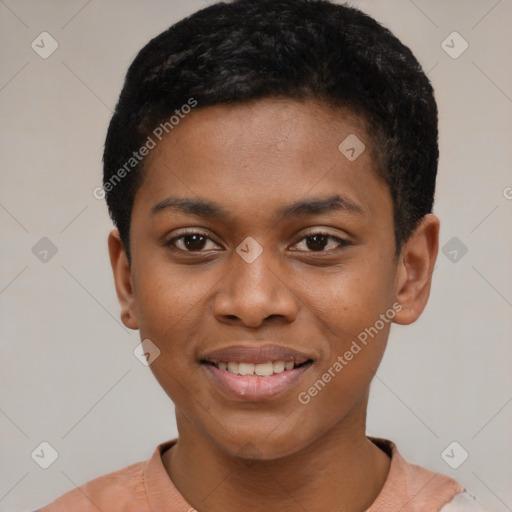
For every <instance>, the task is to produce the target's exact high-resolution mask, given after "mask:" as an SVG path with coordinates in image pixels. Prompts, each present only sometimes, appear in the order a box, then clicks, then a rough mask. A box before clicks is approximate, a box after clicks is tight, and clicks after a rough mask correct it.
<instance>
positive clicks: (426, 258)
mask: <svg viewBox="0 0 512 512" xmlns="http://www.w3.org/2000/svg"><path fill="white" fill-rule="evenodd" d="M439 226H440V222H439V219H438V218H437V217H436V216H435V215H433V214H428V215H425V216H424V217H423V218H422V219H421V221H420V223H419V224H418V226H417V228H416V229H415V230H414V232H413V234H412V235H411V236H410V238H409V240H407V242H406V243H405V244H404V246H403V247H402V250H401V251H400V256H399V258H398V266H397V271H396V280H395V286H396V301H397V302H399V303H400V304H401V305H402V309H401V310H400V311H398V312H397V313H396V315H395V318H394V319H393V321H394V322H395V323H397V324H402V325H408V324H412V323H413V322H415V321H416V320H417V319H418V318H419V316H420V315H421V313H422V312H423V310H424V309H425V306H426V305H427V301H428V297H429V295H430V287H431V284H432V273H433V271H434V265H435V263H436V259H437V253H438V250H439Z"/></svg>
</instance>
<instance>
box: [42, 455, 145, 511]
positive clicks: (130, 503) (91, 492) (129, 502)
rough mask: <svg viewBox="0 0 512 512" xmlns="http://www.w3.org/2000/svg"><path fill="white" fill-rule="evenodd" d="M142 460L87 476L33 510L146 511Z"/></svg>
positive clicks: (143, 463)
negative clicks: (98, 474) (68, 489)
mask: <svg viewBox="0 0 512 512" xmlns="http://www.w3.org/2000/svg"><path fill="white" fill-rule="evenodd" d="M146 464H147V461H146V462H137V463H135V464H132V465H130V466H127V467H125V468H123V469H119V470H117V471H113V472H112V473H108V474H106V475H103V476H100V477H98V478H95V479H94V480H90V481H89V482H87V483H85V484H83V485H80V486H79V487H77V488H76V489H72V490H71V491H69V492H67V493H66V494H63V495H62V496H60V497H59V498H57V499H56V500H55V501H53V502H51V503H50V504H48V505H46V506H44V507H43V508H40V509H39V510H37V512H69V511H70V510H73V512H90V511H91V510H97V509H100V510H108V511H109V512H115V511H117V510H119V511H120V510H122V511H123V512H131V511H133V512H146V505H147V497H146V492H145V487H144V468H145V465H146Z"/></svg>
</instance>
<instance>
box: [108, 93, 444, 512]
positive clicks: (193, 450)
mask: <svg viewBox="0 0 512 512" xmlns="http://www.w3.org/2000/svg"><path fill="white" fill-rule="evenodd" d="M349 134H355V135H356V136H357V137H358V138H359V139H360V140H361V141H363V142H364V143H365V145H366V148H367V149H366V151H364V152H363V153H362V154H361V155H360V156H359V157H358V158H357V159H356V160H355V161H349V160H348V159H347V158H346V157H345V156H344V155H343V154H342V153H341V152H340V151H339V150H338V145H339V144H340V142H341V141H343V140H344V139H345V138H346V137H347V136H348V135H349ZM371 147H372V146H371V140H370V139H369V137H368V136H367V134H366V129H365V125H364V123H363V121H362V120H361V119H360V118H358V117H357V116H355V115H353V114H351V113H350V112H348V111H346V110H342V109H339V110H334V109H332V108H329V107H328V106H326V105H324V104H322V103H319V102H316V101H312V100H308V101H306V102H297V101H293V100H290V99H265V100H258V101H254V102H250V103H244V104H240V105H230V106H226V105H222V106H214V107H207V108H204V109H199V108H198V109H196V110H195V111H193V112H192V113H191V114H189V115H188V116H187V117H186V118H185V119H183V120H182V121H181V122H180V124H179V125H178V126H176V127H175V129H174V130H173V131H172V132H171V133H169V135H167V136H166V137H165V138H164V139H163V140H162V142H160V143H159V144H158V145H157V147H156V148H155V149H154V150H153V151H152V152H151V153H150V154H149V155H148V157H147V159H146V163H145V178H144V181H143V184H142V186H141V188H140V189H139V191H138V192H137V195H136V198H135V203H134V208H133V213H132V224H131V232H130V235H131V255H132V260H131V264H129V263H128V260H127V257H126V253H125V251H124V248H123V244H122V242H121V240H120V238H119V233H118V232H117V230H114V231H112V232H111V234H110V236H109V251H110V258H111V263H112V268H113V273H114V278H115V284H116V290H117V294H118V297H119V301H120V304H121V310H122V312H121V318H122V320H123V322H124V324H125V325H126V326H127V327H129V328H131V329H139V330H140V336H141V339H151V340H152V341H153V343H155V345H157V346H158V347H159V349H160V351H161V354H160V356H159V357H158V358H157V359H156V360H155V361H154V363H152V364H151V370H152V371H153V373H154V375H155V377H156V378H157V380H158V382H159V383H160V385H161V386H162V387H163V389H164V390H165V391H166V393H167V394H168V395H169V397H170V398H171V399H172V401H173V402H174V404H175V409H176V421H177V425H178V431H179V441H178V443H177V444H176V446H174V447H173V448H172V449H171V450H168V451H167V452H166V453H165V454H164V455H163V462H164V466H165V468H166V470H167V472H168V474H169V476H170V478H171V479H172V481H173V482H174V484H175V486H176V487H177V489H178V490H179V491H180V492H181V493H182V495H183V496H184V497H185V499H186V500H187V501H188V502H189V503H190V504H191V505H192V506H193V507H194V508H196V509H197V510H199V511H202V510H208V511H209V512H221V511H222V512H231V511H233V512H234V511H239V510H244V509H246V510H251V511H254V512H258V511H260V510H261V511H268V510H269V509H272V510H280V512H288V511H290V512H291V511H292V510H293V511H294V512H295V511H296V510H297V509H298V508H299V509H302V510H308V511H323V512H325V511H326V510H337V511H342V510H347V511H348V510H350V511H352V512H354V511H364V510H366V509H367V508H368V507H369V506H370V505H371V504H372V503H373V501H374V500H375V498H376V497H377V495H378V494H379V492H380V491H381V489H382V486H383V485H384V482H385V480H386V477H387V474H388V471H389V464H390V459H389V457H388V456H387V454H385V453H384V452H383V451H382V450H380V449H379V448H378V447H377V446H376V445H374V444H373V443H372V442H370V441H369V440H368V438H367V437H366V435H365V420H366V408H367V402H368V393H369V387H370V382H371V379H372V377H373V375H374V373H375V372H376V371H377V368H378V365H379V363H380V361H381V359H382V356H383V353H384V350H385V347H386V342H387V339H388V335H389V329H390V325H391V323H386V324H385V327H384V328H383V329H382V330H380V331H379V333H378V335H376V336H375V337H374V338H373V339H371V341H370V342H369V343H368V345H367V346H365V347H364V348H363V349H362V350H361V351H360V352H359V353H358V354H357V356H355V357H354V358H353V360H352V361H350V363H349V364H347V366H345V367H344V368H343V370H342V372H341V373H339V374H338V375H336V377H335V378H333V379H332V380H331V381H330V382H329V383H328V384H327V385H326V386H325V388H324V389H322V391H321V392H320V393H318V394H317V396H315V397H314V398H312V399H311V401H310V402H309V403H308V404H306V405H302V404H301V403H299V401H298V399H297V395H298V393H299V392H301V391H307V389H308V388H309V387H310V386H311V385H312V384H313V383H314V382H315V381H317V380H318V379H320V378H321V377H322V374H324V373H325V372H326V371H327V370H328V368H329V367H331V366H332V365H333V363H334V362H335V361H336V358H337V357H338V356H340V355H343V354H344V353H345V352H346V351H347V350H348V349H349V347H350V345H351V343H352V341H353V340H354V339H356V336H357V335H358V334H359V333H361V332H362V331H364V329H365V328H367V327H370V326H373V325H374V324H375V322H376V320H378V319H379V315H381V314H383V313H385V312H386V311H387V310H389V309H390V308H392V305H393V304H394V303H399V304H401V306H402V309H401V311H400V312H398V313H396V316H395V317H394V319H393V321H394V322H396V323H399V324H410V323H412V322H414V321H415V320H416V319H417V318H418V317H419V315H420V314H421V312H422V311H423V309H424V307H425V305H426V303H427V300H428V296H429V293H430V286H431V276H432V271H433V268H434V265H435V260H436V257H437V252H438V237H439V220H438V218H437V217H436V216H434V215H432V214H429V215H427V216H425V217H424V218H423V220H422V221H421V223H420V224H419V226H418V227H417V229H416V230H415V232H414V233H413V235H412V236H411V237H410V239H409V240H408V241H407V243H406V244H404V246H403V247H402V249H401V253H400V256H399V257H398V258H395V241H394V235H393V203H392V200H391V195H390V191H389V189H388V187H387V186H386V184H385V183H384V182H383V181H382V180H381V179H380V178H379V177H378V176H377V174H376V166H377V162H376V159H375V158H374V157H373V153H372V151H371ZM333 194H339V195H340V196H343V197H345V198H348V199H349V200H351V201H352V202H354V203H356V204H357V205H359V206H360V207H361V209H362V212H363V213H362V214H354V213H352V212H349V211H339V210H336V211H330V212H326V213H322V214H317V215H312V216H308V215H305V216H301V217H297V216H296V217H293V218H290V219H283V218H280V217H279V215H278V214H277V213H276V212H277V210H278V209H279V208H281V207H283V206H285V205H288V204H290V203H293V202H295V201H297V200H298V199H311V198H313V197H315V198H324V197H330V196H332V195H333ZM171 195H172V196H179V197H187V198H193V199H197V198H201V199H205V200H210V201H214V202H216V203H219V204H220V205H222V206H223V207H224V208H225V209H227V210H228V211H229V212H230V214H231V217H230V218H229V219H227V220H223V221H219V220H216V219H213V218H209V217H200V216H196V215H190V214H183V213H179V212H177V211H174V210H171V209H164V210H162V211H160V212H159V213H157V214H152V213H151V209H152V208H153V206H154V205H156V204H157V203H159V202H160V201H162V200H164V199H166V198H167V197H169V196H171ZM184 228H193V229H192V231H194V230H195V229H197V231H199V232H200V233H202V234H205V235H206V236H207V237H208V238H207V239H206V240H205V241H204V242H203V244H202V245H201V244H198V243H197V242H196V244H195V245H194V244H191V243H190V242H191V239H190V238H188V239H187V238H185V239H183V238H182V239H180V240H179V241H176V242H175V244H174V248H172V246H165V245H164V243H165V242H168V241H169V240H171V239H172V238H174V237H177V236H179V235H181V234H183V230H184ZM318 232H320V233H322V232H326V233H327V234H329V235H330V236H334V237H339V238H341V239H343V240H346V241H347V242H349V243H350V244H349V245H346V246H340V244H339V242H338V241H336V240H335V239H330V238H328V239H326V240H325V242H324V246H321V247H319V245H318V243H317V244H316V245H315V243H314V242H315V241H314V240H313V241H312V240H311V238H309V239H308V238H306V237H307V236H312V235H313V234H314V233H318ZM248 236H251V237H253V238H254V239H255V240H256V241H257V242H258V243H259V244H260V246H261V247H262V249H263V252H262V254H261V255H260V256H259V257H258V258H257V259H256V260H255V261H253V262H252V263H247V262H246V261H245V260H243V259H242V258H241V257H240V256H239V255H238V254H237V252H236V248H237V247H238V246H239V245H240V244H241V242H242V241H243V240H244V239H245V238H246V237H248ZM187 240H188V243H189V245H185V243H184V242H185V241H187ZM190 247H192V251H191V250H190ZM195 249H197V250H195ZM187 250H188V252H187ZM201 251H202V252H201ZM239 340H249V341H251V342H252V343H254V344H257V343H258V342H263V341H265V342H271V343H276V344H281V345H284V346H286V347H292V348H295V349H297V350H300V351H302V352H306V353H307V354H311V355H312V356H314V363H313V365H311V367H310V368H309V369H308V371H307V372H305V373H304V374H303V376H302V378H301V380H300V382H299V383H298V384H297V385H296V386H295V387H294V389H293V390H291V391H289V392H286V393H284V394H281V395H278V396H277V397H275V398H274V399H272V400H269V401H253V402H247V401H243V400H237V399H234V398H233V399H227V398H226V396H225V395H223V394H222V393H220V392H219V390H218V389H217V388H216V386H215V385H213V384H212V382H211V379H210V378H209V375H208V372H206V371H205V369H204V367H203V366H202V365H201V364H200V363H199V361H198V357H199V354H204V353H205V352H206V351H209V350H213V349H216V348H220V347H226V346H229V345H232V344H236V343H237V342H239Z"/></svg>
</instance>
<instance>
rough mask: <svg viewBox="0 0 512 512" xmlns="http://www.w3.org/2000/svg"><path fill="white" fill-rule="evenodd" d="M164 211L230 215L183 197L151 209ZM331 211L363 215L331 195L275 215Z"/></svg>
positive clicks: (216, 206) (219, 216) (213, 205)
mask: <svg viewBox="0 0 512 512" xmlns="http://www.w3.org/2000/svg"><path fill="white" fill-rule="evenodd" d="M164 210H173V211H176V212H178V213H184V214H188V215H197V216H200V217H213V218H217V219H221V220H222V219H224V220H225V219H228V218H231V217H232V215H231V214H230V212H229V211H227V210H226V209H224V208H223V207H222V206H221V205H219V204H217V203H214V202H211V201H205V200H203V199H189V198H183V197H173V196H171V197H168V198H167V199H164V200H163V201H160V202H159V203H157V204H156V205H155V206H153V208H152V209H151V213H152V214H157V213H160V212H162V211H164ZM333 211H346V212H349V213H354V214H358V215H364V213H365V212H364V210H363V208H362V207H361V206H359V205H358V204H356V203H354V202H353V201H351V200H349V199H347V198H345V197H342V196H340V195H337V194H336V195H333V196H330V197H326V198H313V199H307V200H302V201H297V202H295V203H292V204H289V205H287V206H285V207H282V208H280V209H279V210H278V211H277V214H278V215H279V216H281V217H283V218H289V217H299V216H307V215H311V216H312V215H320V214H323V213H329V212H333Z"/></svg>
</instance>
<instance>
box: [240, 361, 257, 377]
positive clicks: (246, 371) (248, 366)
mask: <svg viewBox="0 0 512 512" xmlns="http://www.w3.org/2000/svg"><path fill="white" fill-rule="evenodd" d="M238 373H239V374H240V375H254V365H253V364H252V363H239V364H238Z"/></svg>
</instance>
